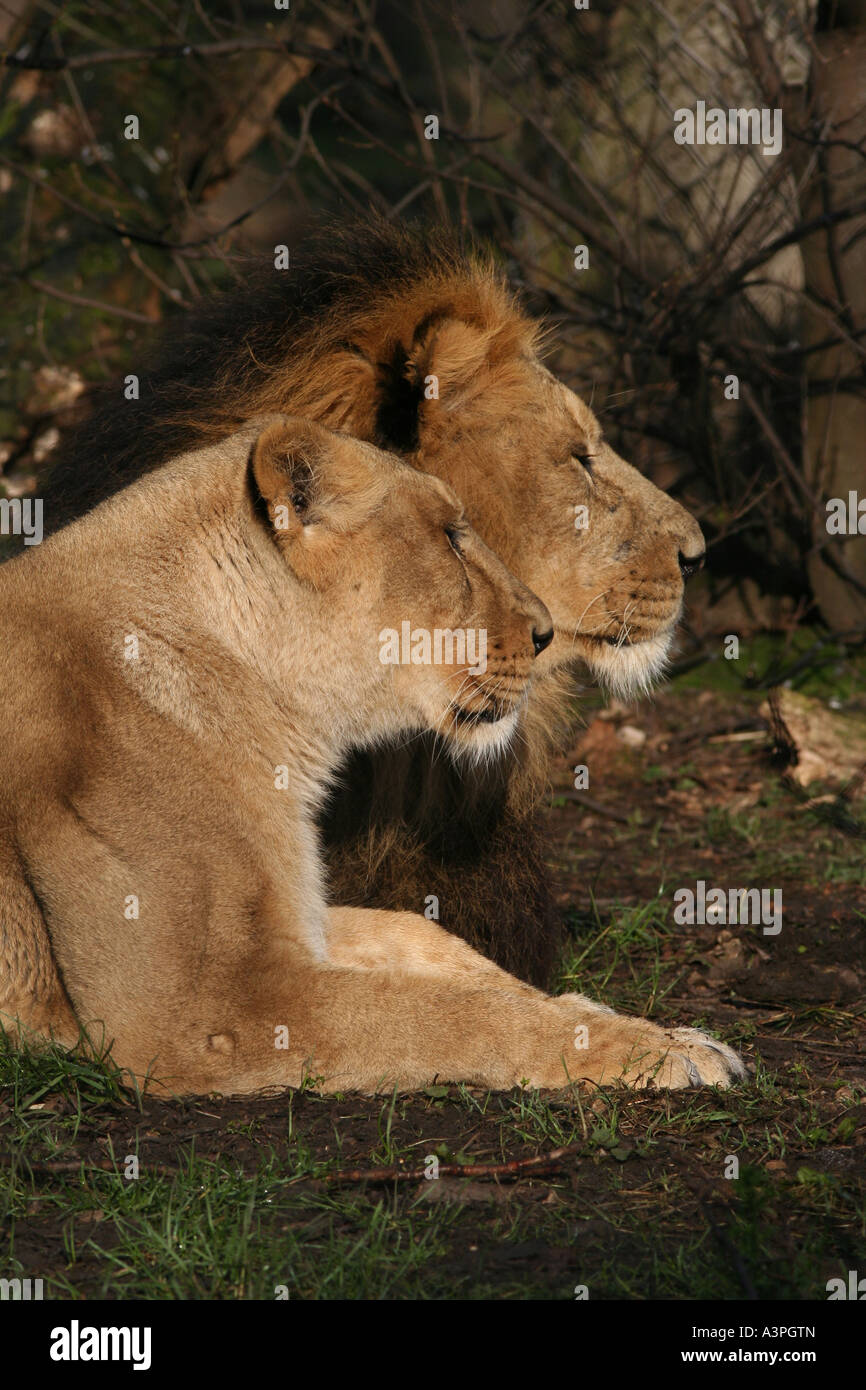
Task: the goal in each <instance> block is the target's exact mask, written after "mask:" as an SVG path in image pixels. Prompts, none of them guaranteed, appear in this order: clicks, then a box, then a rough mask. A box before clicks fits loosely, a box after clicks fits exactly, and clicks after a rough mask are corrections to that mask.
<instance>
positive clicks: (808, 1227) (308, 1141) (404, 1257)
mask: <svg viewBox="0 0 866 1390" xmlns="http://www.w3.org/2000/svg"><path fill="white" fill-rule="evenodd" d="M767 749H768V736H767V727H766V721H765V720H764V718H763V716H762V715H761V713H760V701H759V698H758V697H757V696H755V695H751V694H748V693H742V694H740V695H731V694H730V693H718V692H715V693H714V692H711V691H708V690H700V689H698V688H693V687H691V686H690V685H689V683H688V682H685V683H679V684H677V685H676V686H675V687H674V688H668V689H667V690H666V691H664V692H663V693H661V694H660V695H658V696H657V697H656V698H655V699H654V700H653V701H652V702H651V703H642V704H640V705H638V706H635V707H634V708H632V709H621V708H614V710H613V711H611V712H604V713H602V714H601V715H599V716H597V717H592V716H590V720H589V723H588V726H587V728H586V729H585V731H584V733H583V734H582V736H581V738H580V739H579V740H578V741H576V743H575V746H574V748H573V749H572V750H571V751H570V753H569V755H568V757H566V758H563V759H562V760H561V761H560V763H559V764H558V765H557V768H556V771H555V777H554V786H553V791H552V795H551V804H550V808H549V810H548V812H547V820H548V828H549V836H550V849H551V855H550V858H551V865H552V867H553V868H554V869H555V872H556V875H557V882H558V901H559V903H560V905H561V909H562V913H563V920H564V924H565V926H566V929H567V935H568V947H567V950H566V953H565V958H564V962H563V969H562V986H563V987H570V988H575V987H580V988H581V989H584V990H585V991H586V992H587V993H589V994H591V995H593V996H594V997H600V998H604V999H605V1000H606V1001H607V1002H609V1003H611V1004H613V1005H614V1006H616V1007H618V1008H621V1009H624V1010H630V1011H641V1012H646V1013H650V1014H652V1016H653V1017H655V1018H657V1019H659V1020H663V1021H665V1022H668V1021H671V1022H676V1023H687V1024H693V1023H697V1024H699V1025H700V1026H703V1027H706V1028H709V1029H710V1030H711V1031H713V1032H715V1033H717V1034H718V1035H719V1036H721V1037H724V1038H725V1039H726V1040H728V1041H730V1042H732V1043H733V1044H734V1045H735V1046H737V1047H738V1048H740V1049H741V1051H742V1052H743V1054H744V1055H745V1056H746V1057H747V1059H748V1061H749V1063H750V1064H751V1065H752V1066H753V1067H754V1068H755V1072H754V1075H753V1077H752V1078H751V1079H750V1081H749V1083H748V1084H746V1085H742V1086H739V1087H737V1088H735V1089H734V1090H732V1091H729V1092H718V1091H712V1090H709V1091H707V1090H695V1091H691V1092H685V1093H684V1092H678V1093H672V1094H665V1093H654V1092H645V1093H642V1094H640V1093H638V1094H635V1093H631V1094H630V1093H627V1092H623V1091H621V1090H603V1091H595V1092H593V1091H588V1090H583V1091H582V1092H578V1093H576V1094H574V1093H562V1094H560V1095H557V1096H555V1097H546V1098H545V1097H539V1096H537V1095H536V1096H533V1095H525V1094H521V1093H517V1092H515V1093H513V1094H510V1095H505V1096H500V1095H488V1094H484V1093H481V1092H478V1091H473V1090H471V1089H469V1088H465V1087H445V1086H432V1087H430V1088H429V1089H428V1090H427V1091H426V1092H425V1093H423V1094H420V1095H416V1096H411V1097H393V1096H392V1097H384V1098H383V1097H380V1098H377V1099H364V1098H359V1097H356V1096H346V1097H342V1098H339V1097H338V1098H333V1097H332V1098H328V1099H323V1098H321V1097H318V1096H316V1095H315V1094H313V1093H310V1092H295V1093H294V1094H290V1095H282V1096H272V1097H265V1098H258V1099H254V1100H229V1099H222V1098H218V1097H211V1098H208V1099H205V1100H200V1101H196V1102H193V1103H189V1102H187V1103H180V1102H173V1103H172V1102H162V1101H157V1100H155V1099H152V1098H149V1097H147V1096H146V1097H144V1098H143V1099H141V1098H139V1099H136V1098H134V1097H129V1096H128V1095H124V1094H123V1093H122V1092H120V1091H119V1090H118V1088H117V1085H116V1081H115V1080H114V1079H113V1078H112V1075H111V1070H110V1068H100V1067H98V1066H96V1065H94V1064H91V1065H90V1066H87V1065H86V1064H84V1063H81V1064H71V1063H70V1062H69V1061H68V1060H65V1059H62V1058H53V1059H52V1058H51V1057H48V1058H44V1057H43V1058H38V1057H30V1058H25V1059H21V1058H14V1057H13V1056H11V1055H10V1054H7V1055H6V1056H5V1057H0V1080H2V1081H3V1082H4V1083H5V1084H4V1085H3V1088H2V1090H0V1154H2V1170H3V1172H4V1173H5V1175H6V1176H5V1179H4V1186H3V1187H2V1188H0V1221H2V1225H3V1246H4V1247H5V1248H4V1250H3V1254H2V1255H0V1264H4V1265H6V1266H7V1267H8V1268H9V1270H10V1272H11V1273H15V1272H19V1273H21V1274H22V1275H24V1276H33V1277H41V1278H43V1279H44V1280H45V1281H46V1283H47V1286H48V1289H49V1290H50V1296H53V1297H77V1298H89V1297H119V1298H129V1297H140V1298H141V1297H143V1298H179V1297H180V1298H238V1297H240V1298H274V1297H279V1296H284V1297H290V1298H346V1297H348V1298H407V1299H417V1298H437V1299H442V1298H445V1299H449V1298H475V1299H479V1298H495V1299H501V1298H513V1299H525V1298H553V1299H574V1298H579V1297H583V1296H589V1297H591V1298H637V1299H653V1298H666V1299H698V1298H721V1299H747V1300H748V1299H756V1298H761V1299H764V1298H781V1299H791V1300H799V1299H826V1297H827V1293H826V1284H827V1281H828V1280H829V1279H831V1278H833V1277H837V1276H842V1277H843V1278H846V1277H847V1272H848V1271H849V1270H852V1269H858V1268H859V1269H861V1270H862V1269H866V1258H864V1257H866V1240H864V1234H866V1200H864V1198H866V1162H864V1158H866V1053H864V1048H863V1040H864V1029H863V980H864V972H866V953H864V949H863V940H864V916H866V855H864V847H866V841H864V839H863V829H862V823H861V822H859V821H857V819H856V817H852V816H850V815H849V814H848V812H847V810H845V809H844V808H841V807H840V804H839V803H838V802H837V801H833V800H832V799H828V800H824V801H819V802H817V803H814V804H812V803H810V802H809V800H808V797H807V795H806V793H805V792H802V791H797V790H796V789H793V788H792V787H790V786H789V785H787V784H786V782H785V780H784V779H783V774H782V772H781V771H780V770H779V769H778V768H774V767H773V765H772V763H771V761H770V759H769V756H768V751H767ZM578 765H586V766H587V767H589V768H590V769H591V774H590V787H589V788H588V789H587V790H586V791H575V790H574V789H573V774H572V769H573V768H574V767H575V766H578ZM698 880H704V881H705V883H706V885H707V888H708V889H709V888H710V887H711V886H719V887H723V888H724V889H726V890H727V889H729V888H734V887H736V888H743V887H745V888H749V887H757V888H763V889H770V890H774V889H776V890H781V891H782V894H783V919H782V929H781V931H779V932H778V934H775V935H773V934H767V933H765V932H764V930H763V927H762V925H760V924H757V925H738V924H732V925H726V924H723V923H716V924H708V925H694V926H689V925H684V926H678V925H676V924H675V922H674V920H673V902H674V893H675V892H676V890H678V889H681V888H687V887H691V888H692V889H694V888H695V887H696V883H697V881H698ZM563 1151H564V1152H563ZM129 1156H135V1157H137V1159H138V1168H137V1176H136V1175H135V1171H134V1169H135V1165H134V1164H133V1165H132V1166H131V1167H130V1164H129ZM531 1160H536V1162H534V1163H533V1162H531ZM437 1163H438V1165H439V1176H438V1177H436V1178H429V1177H425V1176H419V1174H422V1173H423V1172H424V1171H425V1170H426V1171H427V1172H430V1171H433V1170H435V1168H436V1164H437ZM458 1174H460V1175H458ZM0 1273H5V1270H0Z"/></svg>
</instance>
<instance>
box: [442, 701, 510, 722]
mask: <svg viewBox="0 0 866 1390" xmlns="http://www.w3.org/2000/svg"><path fill="white" fill-rule="evenodd" d="M451 713H452V714H453V715H454V723H455V724H498V723H499V721H500V719H504V718H505V717H506V715H508V714H510V713H511V710H510V709H506V708H505V706H499V705H484V706H483V707H482V708H481V709H466V707H465V706H464V705H452V706H451Z"/></svg>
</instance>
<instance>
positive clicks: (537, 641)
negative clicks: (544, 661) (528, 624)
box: [532, 627, 553, 656]
mask: <svg viewBox="0 0 866 1390" xmlns="http://www.w3.org/2000/svg"><path fill="white" fill-rule="evenodd" d="M552 641H553V628H552V627H551V628H546V629H545V631H544V632H539V631H538V628H537V627H534V628H533V629H532V645H533V647H534V648H535V655H536V656H540V655H541V653H542V652H543V651H544V649H545V647H549V646H550V644H551V642H552Z"/></svg>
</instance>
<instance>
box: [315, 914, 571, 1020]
mask: <svg viewBox="0 0 866 1390" xmlns="http://www.w3.org/2000/svg"><path fill="white" fill-rule="evenodd" d="M327 946H328V958H329V960H330V961H331V963H332V964H333V965H342V966H345V967H347V968H348V969H353V968H355V969H358V968H360V969H366V970H370V969H380V970H408V971H409V972H410V973H413V974H419V975H428V974H433V975H445V976H447V977H448V978H449V979H452V980H455V981H456V980H462V981H463V982H464V983H475V984H478V985H492V986H494V987H495V988H498V989H503V990H506V991H508V992H509V993H512V994H513V993H517V994H522V995H529V996H532V997H534V998H536V999H542V998H544V997H545V996H544V995H543V993H542V991H541V990H537V989H534V988H533V986H532V985H528V984H525V983H524V981H523V980H518V979H516V977H515V976H514V975H509V974H508V972H507V971H506V970H503V969H502V968H501V967H500V966H498V965H495V964H494V963H493V961H492V960H488V959H487V957H486V956H482V955H481V953H480V952H479V951H476V950H475V949H474V948H473V947H472V946H469V945H468V944H467V942H465V941H464V940H463V939H462V937H459V936H455V935H454V933H453V932H449V931H446V930H445V929H444V927H440V926H439V924H438V922H431V921H429V920H428V919H427V918H426V917H421V916H420V915H419V914H418V913H416V912H390V911H388V910H387V909H385V908H374V907H369V908H368V907H365V908H357V907H330V908H329V909H328V933H327Z"/></svg>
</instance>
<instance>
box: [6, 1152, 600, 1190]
mask: <svg viewBox="0 0 866 1390" xmlns="http://www.w3.org/2000/svg"><path fill="white" fill-rule="evenodd" d="M583 1149H584V1145H583V1144H582V1143H581V1144H567V1145H565V1147H563V1148H559V1149H551V1150H550V1152H549V1153H546V1154H539V1155H538V1156H537V1157H536V1158H514V1159H512V1160H511V1161H510V1162H509V1163H440V1164H439V1170H438V1176H439V1177H440V1178H442V1177H448V1178H451V1177H454V1178H506V1179H507V1178H522V1177H535V1176H540V1175H543V1174H548V1173H555V1172H558V1171H559V1169H560V1168H562V1166H563V1164H564V1162H565V1160H566V1159H567V1158H570V1157H571V1156H572V1155H573V1154H575V1155H576V1154H578V1153H580V1152H582V1151H583ZM28 1166H29V1171H30V1172H31V1173H32V1174H33V1175H34V1176H42V1175H46V1176H54V1175H55V1174H58V1173H78V1172H81V1170H82V1169H83V1170H84V1171H85V1172H86V1171H87V1169H90V1170H91V1171H93V1170H95V1171H96V1172H99V1173H114V1174H116V1175H117V1176H120V1174H119V1171H118V1167H117V1164H116V1163H114V1162H112V1161H111V1159H107V1158H105V1159H94V1160H92V1161H91V1162H88V1161H87V1160H86V1159H83V1158H64V1159H57V1160H55V1161H54V1162H51V1163H31V1164H30V1165H28ZM141 1171H142V1172H145V1173H154V1174H156V1175H157V1176H158V1177H166V1178H174V1177H177V1175H178V1173H179V1172H180V1171H181V1170H180V1169H179V1168H169V1167H167V1166H166V1164H164V1163H142V1165H141ZM426 1176H427V1174H426V1172H425V1170H424V1169H423V1168H398V1167H396V1166H395V1167H391V1168H345V1169H342V1170H340V1171H339V1172H337V1173H325V1174H322V1175H316V1174H314V1173H309V1174H302V1175H301V1176H300V1177H298V1178H296V1179H295V1180H294V1181H295V1182H308V1181H312V1180H315V1181H322V1180H324V1181H325V1182H328V1183H335V1182H395V1181H397V1182H406V1181H409V1182H419V1181H421V1180H422V1179H424V1178H426Z"/></svg>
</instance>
